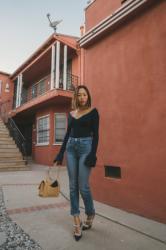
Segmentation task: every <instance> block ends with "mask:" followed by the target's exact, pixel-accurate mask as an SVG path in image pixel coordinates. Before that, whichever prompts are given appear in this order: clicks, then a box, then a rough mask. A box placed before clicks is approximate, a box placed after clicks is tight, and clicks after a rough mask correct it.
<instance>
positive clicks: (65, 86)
mask: <svg viewBox="0 0 166 250" xmlns="http://www.w3.org/2000/svg"><path fill="white" fill-rule="evenodd" d="M63 88H64V90H66V89H67V45H64V62H63Z"/></svg>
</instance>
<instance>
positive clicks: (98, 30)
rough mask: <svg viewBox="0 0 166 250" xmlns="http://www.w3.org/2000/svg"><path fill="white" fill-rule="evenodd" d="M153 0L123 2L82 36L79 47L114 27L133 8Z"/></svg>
mask: <svg viewBox="0 0 166 250" xmlns="http://www.w3.org/2000/svg"><path fill="white" fill-rule="evenodd" d="M153 1H154V0H129V1H127V2H125V3H124V4H123V5H122V6H121V7H120V8H118V9H117V10H116V11H115V12H114V13H112V14H111V15H109V16H108V17H107V18H105V19H103V20H102V21H101V22H100V23H98V24H97V25H95V26H94V27H93V28H91V29H90V30H89V31H88V32H87V33H85V35H84V36H82V37H81V38H80V39H79V40H78V43H79V45H80V47H86V46H88V45H89V44H90V43H92V42H93V41H94V40H95V39H97V38H98V37H100V36H101V35H103V33H104V32H106V31H107V30H108V29H110V28H113V27H115V26H116V25H117V24H118V23H120V22H121V21H122V20H123V19H124V18H126V17H127V16H129V15H131V14H132V13H133V12H134V11H135V10H137V9H138V8H140V7H141V6H143V5H144V4H146V3H148V2H153Z"/></svg>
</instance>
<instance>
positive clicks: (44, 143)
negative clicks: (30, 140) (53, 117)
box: [36, 114, 50, 146]
mask: <svg viewBox="0 0 166 250" xmlns="http://www.w3.org/2000/svg"><path fill="white" fill-rule="evenodd" d="M47 117H48V131H49V139H48V142H39V137H38V129H39V128H38V121H39V120H40V119H42V118H47ZM36 128H37V130H36V131H37V134H36V141H37V143H36V146H48V145H50V115H49V114H47V115H43V116H40V117H37V126H36Z"/></svg>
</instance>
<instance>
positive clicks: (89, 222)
mask: <svg viewBox="0 0 166 250" xmlns="http://www.w3.org/2000/svg"><path fill="white" fill-rule="evenodd" d="M94 217H95V214H93V215H88V216H87V219H86V221H84V223H83V226H82V230H88V229H90V228H91V227H92V224H93V220H94Z"/></svg>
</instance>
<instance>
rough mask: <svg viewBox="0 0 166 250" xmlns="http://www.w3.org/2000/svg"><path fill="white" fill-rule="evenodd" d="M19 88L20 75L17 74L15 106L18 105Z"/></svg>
mask: <svg viewBox="0 0 166 250" xmlns="http://www.w3.org/2000/svg"><path fill="white" fill-rule="evenodd" d="M19 88H20V75H18V76H17V89H16V108H17V107H18V106H19Z"/></svg>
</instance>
